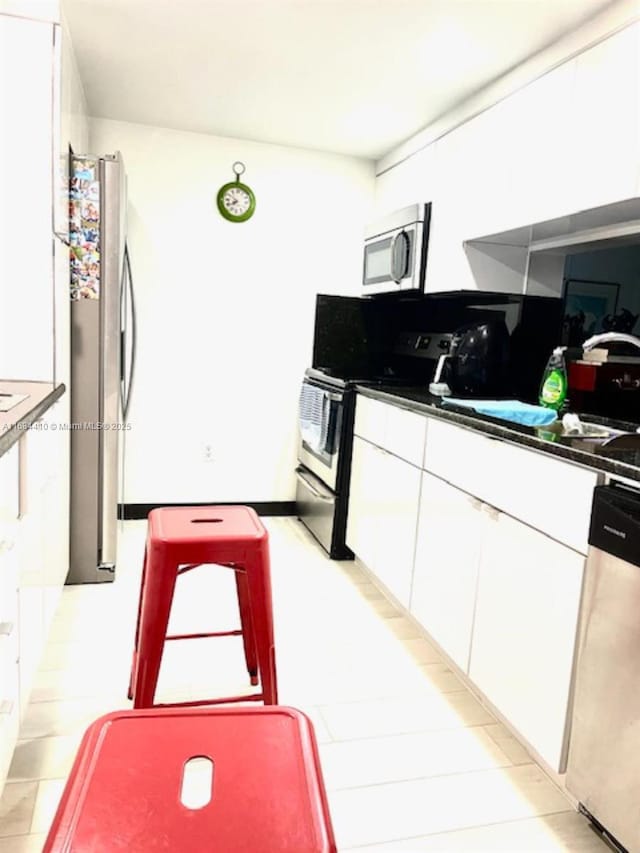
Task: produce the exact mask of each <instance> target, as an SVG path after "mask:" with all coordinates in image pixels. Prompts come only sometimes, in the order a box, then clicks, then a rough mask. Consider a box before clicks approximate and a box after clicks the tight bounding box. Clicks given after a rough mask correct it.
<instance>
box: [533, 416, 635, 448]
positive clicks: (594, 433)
mask: <svg viewBox="0 0 640 853" xmlns="http://www.w3.org/2000/svg"><path fill="white" fill-rule="evenodd" d="M580 424H581V425H582V432H578V431H577V430H575V429H567V427H566V426H565V425H564V424H563V423H562V421H561V420H558V421H556V422H555V423H553V424H549V425H548V426H546V427H544V428H543V430H544V432H546V433H552V434H553V435H554V436H555V437H556V438H570V439H575V440H576V441H578V442H580V441H593V442H598V443H600V444H602V445H606V446H607V447H609V446H610V447H619V448H620V449H623V448H638V449H640V434H639V433H637V432H631V431H629V430H623V429H617V428H615V427H610V426H607V425H606V424H601V423H594V422H593V421H586V420H582V419H580ZM549 437H550V436H549Z"/></svg>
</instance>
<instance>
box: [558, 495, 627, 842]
mask: <svg viewBox="0 0 640 853" xmlns="http://www.w3.org/2000/svg"><path fill="white" fill-rule="evenodd" d="M639 756H640V491H637V490H635V489H632V488H630V487H628V486H625V485H623V484H622V483H613V484H611V485H608V486H598V487H597V488H596V489H595V490H594V500H593V510H592V515H591V529H590V532H589V556H588V559H587V567H586V577H585V587H584V593H583V599H582V615H581V622H580V646H579V654H578V666H577V673H576V689H575V697H574V710H573V726H572V731H571V740H570V746H569V760H568V766H567V779H566V784H567V789H568V790H569V791H570V792H571V793H572V794H573V795H574V796H575V797H576V798H577V799H578V801H579V802H580V807H581V810H582V811H583V812H584V813H586V814H587V815H588V817H590V818H591V819H592V820H593V822H594V823H595V824H596V825H597V826H598V828H599V829H601V830H604V831H605V832H606V834H607V835H609V836H610V837H612V838H613V840H615V841H616V842H617V844H618V846H620V847H622V848H623V849H624V848H626V849H627V850H629V851H638V850H640V773H639V772H638V757H639Z"/></svg>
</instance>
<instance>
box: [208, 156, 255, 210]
mask: <svg viewBox="0 0 640 853" xmlns="http://www.w3.org/2000/svg"><path fill="white" fill-rule="evenodd" d="M244 171H245V166H244V163H241V162H240V161H239V160H238V161H237V162H235V163H234V164H233V172H234V174H235V176H236V179H235V181H230V183H228V184H223V185H222V186H221V187H220V189H219V190H218V197H217V202H218V210H219V211H220V213H221V215H222V216H224V218H225V219H228V220H229V222H246V221H247V219H251V217H252V216H253V213H254V211H255V209H256V197H255V195H254V194H253V190H252V189H251V187H248V186H247V185H246V184H243V183H241V182H240V175H242V174H243V172H244Z"/></svg>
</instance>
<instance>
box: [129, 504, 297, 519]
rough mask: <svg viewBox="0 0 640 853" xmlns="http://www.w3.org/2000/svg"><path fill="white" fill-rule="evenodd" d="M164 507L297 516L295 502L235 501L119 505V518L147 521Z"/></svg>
mask: <svg viewBox="0 0 640 853" xmlns="http://www.w3.org/2000/svg"><path fill="white" fill-rule="evenodd" d="M163 506H250V507H251V508H252V509H254V510H255V511H256V512H257V513H258V515H265V516H267V515H296V502H295V501H263V502H258V503H252V502H251V501H234V502H232V503H220V502H219V501H215V502H214V501H208V502H206V503H180V504H176V503H156V504H118V518H119V519H120V520H122V521H139V520H140V519H145V518H146V517H147V516H148V515H149V513H150V512H151V510H152V509H159V508H160V507H163Z"/></svg>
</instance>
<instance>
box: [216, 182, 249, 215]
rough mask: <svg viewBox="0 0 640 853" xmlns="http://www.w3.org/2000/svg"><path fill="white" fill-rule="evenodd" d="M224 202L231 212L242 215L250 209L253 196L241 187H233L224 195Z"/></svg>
mask: <svg viewBox="0 0 640 853" xmlns="http://www.w3.org/2000/svg"><path fill="white" fill-rule="evenodd" d="M222 203H223V204H224V206H225V207H226V208H227V210H228V211H229V213H232V214H233V215H234V216H242V214H243V213H246V212H247V210H249V205H250V204H251V198H250V197H249V193H247V192H245V191H244V190H243V189H242V188H241V187H231V189H229V190H227V191H226V193H225V194H224V195H223V196H222Z"/></svg>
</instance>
